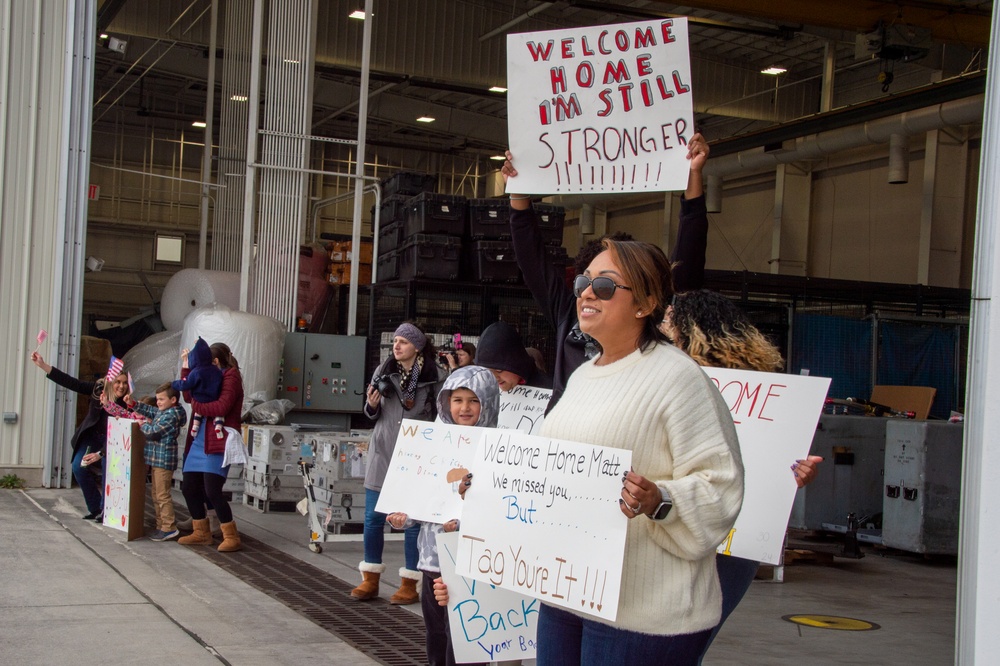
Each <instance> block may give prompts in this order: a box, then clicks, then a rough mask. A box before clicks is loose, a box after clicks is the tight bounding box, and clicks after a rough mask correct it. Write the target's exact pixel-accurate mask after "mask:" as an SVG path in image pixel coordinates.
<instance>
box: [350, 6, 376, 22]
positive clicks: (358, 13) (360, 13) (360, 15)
mask: <svg viewBox="0 0 1000 666" xmlns="http://www.w3.org/2000/svg"><path fill="white" fill-rule="evenodd" d="M372 14H373V15H374V12H372ZM347 17H348V18H352V19H358V20H359V21H364V20H365V10H363V9H355V10H354V11H353V12H351V13H350V14H348V15H347Z"/></svg>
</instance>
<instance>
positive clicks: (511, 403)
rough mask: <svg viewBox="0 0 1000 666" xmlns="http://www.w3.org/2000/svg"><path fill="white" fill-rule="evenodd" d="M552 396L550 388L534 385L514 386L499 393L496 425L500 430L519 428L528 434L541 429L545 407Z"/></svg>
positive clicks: (536, 432)
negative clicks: (498, 413) (498, 412)
mask: <svg viewBox="0 0 1000 666" xmlns="http://www.w3.org/2000/svg"><path fill="white" fill-rule="evenodd" d="M551 398H552V389H546V388H536V387H534V386H515V387H514V388H512V389H511V390H509V391H503V392H501V393H500V418H499V420H498V421H497V427H498V428H500V429H502V430H520V431H521V432H524V433H527V434H529V435H537V434H538V433H540V432H541V431H542V423H544V422H545V408H546V407H548V406H549V400H550V399H551Z"/></svg>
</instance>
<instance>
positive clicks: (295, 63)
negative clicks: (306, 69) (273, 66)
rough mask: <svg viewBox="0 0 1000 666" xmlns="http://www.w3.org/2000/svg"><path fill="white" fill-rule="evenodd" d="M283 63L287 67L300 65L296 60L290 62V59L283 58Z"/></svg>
mask: <svg viewBox="0 0 1000 666" xmlns="http://www.w3.org/2000/svg"><path fill="white" fill-rule="evenodd" d="M284 62H286V63H287V64H289V65H300V64H301V63H300V62H299V61H298V60H292V59H291V58H285V60H284Z"/></svg>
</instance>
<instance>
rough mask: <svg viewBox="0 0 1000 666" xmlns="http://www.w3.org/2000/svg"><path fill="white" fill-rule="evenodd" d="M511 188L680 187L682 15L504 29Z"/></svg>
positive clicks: (687, 98)
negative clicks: (514, 167)
mask: <svg viewBox="0 0 1000 666" xmlns="http://www.w3.org/2000/svg"><path fill="white" fill-rule="evenodd" d="M507 81H508V91H507V99H508V113H507V115H508V128H509V129H508V132H509V139H510V148H511V151H512V152H513V153H514V154H515V155H517V157H518V169H519V170H520V171H521V173H522V177H521V178H519V179H518V180H517V181H516V182H515V183H512V184H511V185H510V189H509V191H511V192H516V193H533V194H553V193H569V192H651V191H665V190H683V189H684V187H685V185H686V182H687V171H688V170H687V163H686V159H685V156H686V154H687V141H688V140H689V139H690V138H691V136H692V135H693V134H694V133H695V128H694V111H693V104H692V101H691V65H690V54H689V49H688V31H687V19H684V18H672V19H662V20H657V21H642V22H638V23H625V24H619V25H611V26H596V27H583V28H570V29H566V30H552V31H547V32H535V33H521V34H512V35H508V36H507Z"/></svg>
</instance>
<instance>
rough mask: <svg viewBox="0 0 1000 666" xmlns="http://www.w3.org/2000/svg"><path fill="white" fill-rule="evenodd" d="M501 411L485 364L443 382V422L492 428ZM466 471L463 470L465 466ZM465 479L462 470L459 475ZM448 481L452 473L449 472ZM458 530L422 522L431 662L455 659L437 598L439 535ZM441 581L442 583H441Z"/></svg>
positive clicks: (405, 520) (405, 521)
mask: <svg viewBox="0 0 1000 666" xmlns="http://www.w3.org/2000/svg"><path fill="white" fill-rule="evenodd" d="M499 412H500V389H499V386H498V384H497V381H496V379H494V378H493V374H492V373H491V372H490V371H489V370H487V369H486V368H480V367H478V366H465V367H462V368H458V369H457V370H455V371H454V372H453V373H452V374H451V376H450V377H448V379H446V380H445V382H444V388H442V389H441V393H439V394H438V418H440V419H441V421H442V422H444V423H454V424H456V425H465V426H479V427H482V428H493V427H496V424H497V416H498V414H499ZM462 472H464V470H462ZM456 480H457V481H459V482H460V483H462V482H464V476H462V474H461V472H460V473H459V475H458V478H457V479H456ZM449 482H452V481H451V476H450V475H449ZM387 520H388V522H389V524H390V525H392V526H393V527H394V528H396V529H398V530H401V529H405V528H407V527H410V526H412V525H414V524H415V522H416V521H413V520H410V519H409V517H408V516H407V515H406V514H405V513H392V514H389V516H388V517H387ZM456 530H458V520H449V521H448V522H447V523H445V524H443V525H441V524H438V523H426V522H422V523H420V534H419V535H418V536H417V546H418V548H419V550H420V559H419V561H418V563H417V568H418V569H419V570H420V572H421V573H422V574H423V593H422V594H421V595H420V605H421V609H422V610H423V615H424V627H426V629H427V663H428V664H431V666H437V665H439V664H447V665H448V666H451V665H452V664H454V663H455V653H454V651H453V649H452V646H451V632H450V629H449V626H448V609H447V607H445V606H439V605H438V603H437V601H436V600H435V598H434V583H435V579H437V580H440V573H441V566H440V564H439V559H438V547H437V535H438V534H439V533H441V532H454V531H456ZM439 584H440V583H439Z"/></svg>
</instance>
